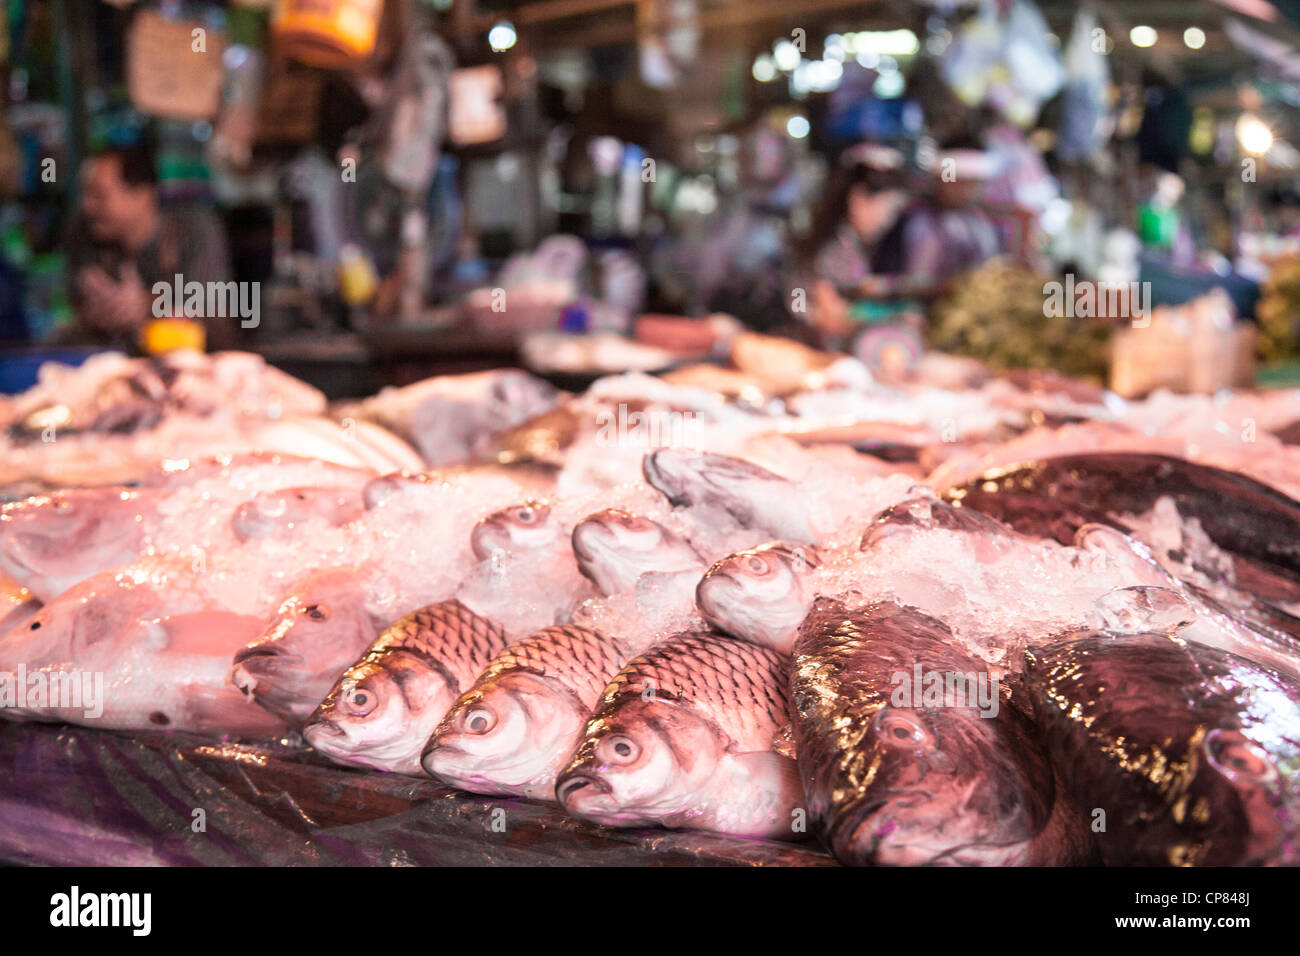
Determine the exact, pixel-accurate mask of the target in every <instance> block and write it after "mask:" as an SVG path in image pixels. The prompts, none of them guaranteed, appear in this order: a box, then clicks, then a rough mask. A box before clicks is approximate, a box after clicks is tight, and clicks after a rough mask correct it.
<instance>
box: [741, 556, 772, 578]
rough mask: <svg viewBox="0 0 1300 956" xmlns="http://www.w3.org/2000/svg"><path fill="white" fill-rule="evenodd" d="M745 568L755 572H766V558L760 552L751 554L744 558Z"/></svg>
mask: <svg viewBox="0 0 1300 956" xmlns="http://www.w3.org/2000/svg"><path fill="white" fill-rule="evenodd" d="M745 569H746V570H748V571H752V572H754V573H755V574H765V573H767V560H766V559H765V558H764V557H763V556H762V555H760V554H751V555H749V557H747V558H745Z"/></svg>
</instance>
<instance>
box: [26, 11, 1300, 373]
mask: <svg viewBox="0 0 1300 956" xmlns="http://www.w3.org/2000/svg"><path fill="white" fill-rule="evenodd" d="M1298 41H1300V0H1272V2H1268V0H1201V2H1183V0H1178V2H1174V0H1148V2H1144V3H1141V4H1131V3H1118V2H1114V3H1104V2H1098V3H1090V4H1074V3H1064V2H1058V0H1039V2H1031V0H984V2H956V0H912V2H905V0H892V2H863V0H854V2H842V0H526V2H510V0H274V2H267V0H252V2H240V0H231V2H228V3H223V4H217V3H198V2H183V3H182V2H172V0H165V2H161V3H156V2H143V0H141V2H132V0H112V2H108V0H6V2H5V6H4V18H3V31H2V32H0V60H2V61H3V64H4V65H3V75H2V76H0V97H2V100H0V103H2V105H3V123H2V124H0V341H2V343H3V344H2V352H3V354H2V356H0V390H4V391H17V390H19V389H22V388H25V387H27V386H29V385H31V384H32V382H33V381H34V380H35V374H36V369H37V367H38V366H39V364H40V362H41V361H44V360H46V359H50V358H55V359H59V360H61V361H65V362H73V363H75V362H77V361H79V360H80V359H82V358H84V357H85V356H87V355H89V354H92V353H93V352H95V351H99V350H103V349H107V348H118V349H125V350H127V351H133V352H139V351H146V352H150V351H155V352H156V351H165V350H167V349H170V348H175V347H178V346H183V345H199V346H206V347H207V348H209V349H215V348H239V349H246V350H250V351H257V352H260V353H262V354H263V355H265V356H266V357H267V358H268V359H269V360H270V361H272V362H273V363H274V364H276V365H278V366H280V367H281V368H284V369H285V370H287V371H290V372H292V373H293V374H295V375H298V376H300V377H302V378H304V379H306V380H308V381H310V382H312V383H313V384H315V385H317V386H319V387H321V388H322V389H324V390H325V391H326V392H327V393H328V394H329V395H331V396H332V397H347V396H358V395H365V394H370V393H372V392H374V391H376V390H377V389H379V388H381V387H383V386H385V385H391V384H404V383H409V382H414V381H417V380H419V379H422V378H424V377H426V376H428V375H432V374H439V373H449V372H465V371H472V370H476V369H484V368H492V367H499V366H520V367H526V368H529V369H531V370H533V371H535V372H537V373H538V374H541V375H543V376H545V377H547V378H550V379H551V380H552V381H555V382H556V383H557V384H561V385H564V386H578V385H581V384H582V383H583V382H585V381H589V380H590V379H591V378H594V377H595V376H596V375H599V374H602V373H608V372H613V371H621V370H627V369H639V370H645V371H662V370H666V369H673V368H681V367H683V366H689V365H690V364H691V363H694V362H699V361H700V360H702V359H705V358H715V359H723V360H725V359H726V357H727V355H728V351H729V348H730V345H731V343H733V342H734V341H736V337H737V335H738V334H740V333H741V332H742V331H752V332H760V333H767V334H772V335H780V336H787V337H789V338H791V339H795V340H798V341H801V342H804V343H807V344H812V345H816V346H819V347H823V348H829V349H832V350H846V351H849V352H851V353H853V354H856V355H858V356H859V357H860V358H862V359H863V360H864V361H866V362H867V363H868V364H869V365H871V366H872V367H873V369H877V370H879V371H880V373H881V374H882V375H886V376H887V375H888V374H890V372H891V370H892V371H894V372H896V371H897V370H898V369H899V368H903V367H906V366H907V365H908V364H909V363H912V362H915V361H916V360H917V358H918V357H919V356H920V354H922V352H923V350H925V349H927V348H930V349H938V350H942V351H947V352H952V353H956V354H961V355H969V356H971V357H973V358H976V359H979V360H981V361H982V362H985V363H987V364H988V365H990V366H992V367H993V368H995V369H999V370H1001V369H1010V368H1051V369H1056V370H1059V371H1062V372H1066V373H1068V374H1071V375H1075V376H1079V377H1083V378H1088V379H1092V380H1095V381H1097V382H1099V383H1103V384H1106V385H1108V386H1110V387H1111V388H1114V389H1115V390H1116V391H1118V392H1119V393H1120V394H1123V395H1139V394H1146V393H1149V392H1151V391H1152V390H1154V389H1157V388H1162V387H1164V388H1170V389H1174V390H1176V391H1214V390H1217V389H1219V388H1223V387H1228V386H1240V385H1249V384H1254V383H1261V384H1270V383H1283V382H1285V383H1288V384H1295V383H1297V382H1300V362H1297V358H1298V356H1300V188H1298V186H1300V180H1298V178H1297V168H1298V166H1300V153H1298V152H1297V149H1296V147H1295V146H1294V145H1293V144H1294V143H1295V142H1296V141H1297V135H1298V134H1300V43H1298ZM173 275H180V276H183V277H184V280H185V281H189V280H198V281H200V282H222V283H224V282H234V283H236V284H237V287H238V289H239V290H240V294H241V295H243V296H244V299H243V300H242V301H244V304H245V305H247V306H249V311H246V312H245V313H243V318H244V319H245V321H241V317H240V316H238V315H236V316H233V317H232V316H231V315H222V316H214V315H198V316H196V315H194V314H193V312H187V311H186V310H185V309H184V308H182V306H181V304H180V301H179V300H180V298H181V296H177V297H176V299H177V301H176V302H175V303H173V304H171V305H169V306H166V307H164V308H161V309H160V308H159V297H158V294H157V293H156V292H155V291H154V283H155V281H156V280H159V279H163V280H165V281H168V282H170V280H171V278H172V276H173ZM1052 283H1060V287H1061V289H1062V290H1063V292H1062V294H1061V295H1054V294H1053V293H1052V292H1050V291H1049V289H1052V288H1053V286H1052V285H1051V284H1052ZM141 290H147V294H146V293H144V292H142V291H141ZM1075 290H1086V294H1084V295H1076V291H1075ZM1107 290H1111V291H1114V290H1119V293H1120V294H1118V295H1108V294H1107ZM177 291H178V292H180V291H182V290H180V289H178V290H177ZM168 301H169V302H170V301H171V298H170V294H169V297H168ZM232 301H233V300H232ZM1063 302H1064V307H1062V303H1063Z"/></svg>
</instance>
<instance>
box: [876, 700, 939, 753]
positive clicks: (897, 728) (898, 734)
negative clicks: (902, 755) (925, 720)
mask: <svg viewBox="0 0 1300 956" xmlns="http://www.w3.org/2000/svg"><path fill="white" fill-rule="evenodd" d="M876 734H877V735H878V737H879V739H880V742H881V743H882V744H884V745H885V746H886V747H906V748H908V749H910V750H915V749H917V748H921V747H929V746H930V745H931V744H932V743H933V740H932V738H931V736H930V733H929V731H927V730H926V729H925V727H924V726H922V725H921V724H920V723H919V722H918V721H917V720H916V719H915V718H913V717H911V716H909V715H907V714H904V713H900V712H899V711H897V710H892V709H886V710H883V711H881V712H880V715H879V716H878V717H877V718H876Z"/></svg>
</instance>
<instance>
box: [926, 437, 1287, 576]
mask: <svg viewBox="0 0 1300 956" xmlns="http://www.w3.org/2000/svg"><path fill="white" fill-rule="evenodd" d="M946 497H948V498H949V499H950V500H952V501H955V502H960V503H961V505H962V506H963V507H969V508H974V509H975V510H976V511H981V512H983V513H984V514H987V515H991V516H992V517H994V518H997V519H999V520H1000V521H1004V522H1006V523H1007V524H1009V525H1011V526H1012V527H1013V528H1015V529H1016V530H1017V531H1022V532H1025V533H1028V534H1035V535H1039V536H1051V537H1054V538H1056V539H1057V540H1058V541H1060V542H1061V543H1062V544H1070V543H1072V541H1073V538H1074V535H1075V533H1076V532H1077V531H1078V530H1079V528H1080V527H1081V526H1082V525H1084V524H1087V523H1089V522H1099V523H1104V524H1111V525H1114V526H1116V527H1119V528H1120V529H1121V530H1124V531H1127V530H1129V529H1128V528H1127V527H1126V526H1125V525H1124V524H1122V523H1121V524H1117V523H1116V522H1117V520H1119V521H1120V522H1122V521H1123V516H1125V515H1141V514H1145V513H1146V512H1148V511H1150V510H1151V508H1153V507H1154V506H1155V503H1156V501H1157V499H1159V498H1162V497H1169V498H1172V499H1173V501H1174V503H1175V504H1176V505H1177V507H1178V512H1179V514H1181V515H1183V516H1184V517H1187V518H1195V519H1196V520H1197V521H1199V522H1200V524H1201V527H1202V528H1203V529H1204V531H1205V533H1206V534H1207V535H1208V536H1209V538H1210V539H1211V540H1212V541H1213V542H1214V543H1215V544H1216V545H1217V546H1218V547H1220V548H1222V549H1223V550H1225V551H1227V552H1229V553H1231V554H1232V555H1233V557H1234V558H1236V559H1238V566H1239V571H1240V572H1241V573H1242V574H1246V573H1250V574H1252V575H1254V576H1255V577H1256V578H1258V579H1259V580H1258V581H1256V582H1255V583H1256V584H1259V585H1261V586H1262V585H1264V583H1265V580H1267V581H1269V582H1271V590H1272V591H1274V592H1277V593H1274V594H1273V595H1272V596H1275V597H1284V598H1286V599H1288V600H1290V599H1294V598H1297V597H1300V502H1297V501H1294V500H1292V499H1291V498H1289V497H1287V496H1286V495H1284V494H1282V493H1281V492H1280V491H1277V490H1276V489H1274V488H1270V487H1269V486H1268V485H1265V484H1262V483H1260V482H1258V481H1255V480H1254V479H1252V478H1247V477H1246V476H1245V475H1240V474H1237V473H1235V472H1230V471H1224V470H1223V469H1221V468H1214V467H1211V466H1209V465H1200V464H1195V463H1193V462H1189V461H1184V460H1182V459H1180V458H1171V457H1169V456H1167V455H1148V454H1142V453H1136V452H1104V453H1094V454H1079V455H1062V456H1059V457H1054V458H1047V459H1043V460H1041V461H1034V462H1029V463H1026V464H1022V465H1015V466H1013V467H1010V468H1000V469H996V470H994V471H992V472H990V473H988V474H986V475H983V476H982V477H980V478H977V479H975V480H973V481H970V482H967V483H965V484H963V485H959V486H957V487H955V488H951V489H949V490H948V491H947V492H946ZM1243 564H1244V565H1249V568H1247V567H1243V566H1242V565H1243ZM1265 596H1268V595H1265Z"/></svg>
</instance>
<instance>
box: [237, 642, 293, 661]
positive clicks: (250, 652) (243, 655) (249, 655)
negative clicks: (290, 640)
mask: <svg viewBox="0 0 1300 956" xmlns="http://www.w3.org/2000/svg"><path fill="white" fill-rule="evenodd" d="M284 656H286V655H285V654H284V653H283V652H281V651H279V650H277V649H276V648H274V647H265V646H259V645H257V644H249V645H248V646H247V647H241V648H240V649H239V650H238V651H236V652H235V663H236V664H244V663H247V662H248V661H254V660H257V659H259V658H267V657H284Z"/></svg>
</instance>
